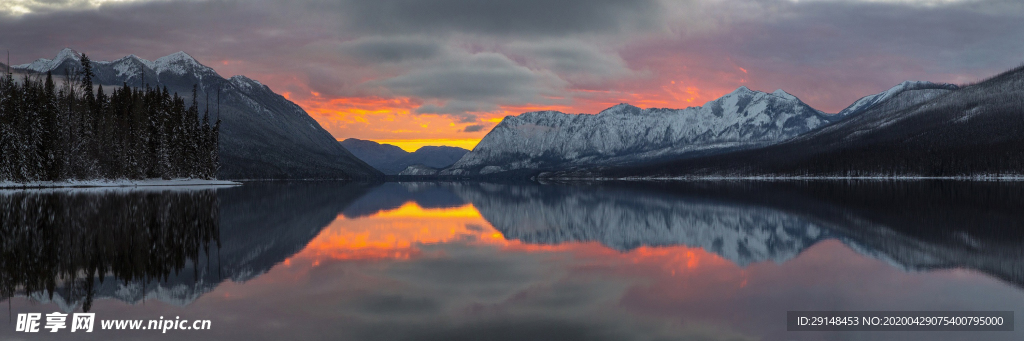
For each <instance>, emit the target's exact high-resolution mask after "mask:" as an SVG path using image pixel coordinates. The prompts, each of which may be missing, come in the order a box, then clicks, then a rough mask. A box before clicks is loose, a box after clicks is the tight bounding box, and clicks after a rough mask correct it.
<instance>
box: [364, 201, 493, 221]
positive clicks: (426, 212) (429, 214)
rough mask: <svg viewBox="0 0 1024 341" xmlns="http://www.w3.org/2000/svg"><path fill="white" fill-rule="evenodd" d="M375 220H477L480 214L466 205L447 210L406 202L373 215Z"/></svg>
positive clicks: (474, 208) (470, 205)
mask: <svg viewBox="0 0 1024 341" xmlns="http://www.w3.org/2000/svg"><path fill="white" fill-rule="evenodd" d="M374 217H376V218H456V217H459V218H479V217H480V212H479V211H477V209H476V207H473V204H466V205H464V206H460V207H447V208H423V207H421V206H420V205H418V204H416V202H414V201H410V202H407V203H405V204H403V205H402V206H401V207H399V208H396V209H393V210H389V211H384V212H380V213H378V214H376V215H374Z"/></svg>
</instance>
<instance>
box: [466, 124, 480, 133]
mask: <svg viewBox="0 0 1024 341" xmlns="http://www.w3.org/2000/svg"><path fill="white" fill-rule="evenodd" d="M481 130H484V125H482V124H474V125H468V126H466V128H465V129H462V132H464V133H475V132H478V131H481Z"/></svg>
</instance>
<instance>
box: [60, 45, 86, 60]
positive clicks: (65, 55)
mask: <svg viewBox="0 0 1024 341" xmlns="http://www.w3.org/2000/svg"><path fill="white" fill-rule="evenodd" d="M69 58H70V59H73V60H82V54H81V53H78V51H75V50H72V49H71V48H70V47H65V48H64V49H62V50H60V52H58V53H57V57H56V58H54V59H53V61H55V62H62V61H64V60H67V59H69Z"/></svg>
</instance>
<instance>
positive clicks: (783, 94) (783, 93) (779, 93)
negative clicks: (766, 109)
mask: <svg viewBox="0 0 1024 341" xmlns="http://www.w3.org/2000/svg"><path fill="white" fill-rule="evenodd" d="M772 95H775V96H779V97H782V98H785V99H790V100H796V99H797V98H796V96H793V95H790V94H789V93H788V92H786V91H785V90H782V89H778V90H775V92H772Z"/></svg>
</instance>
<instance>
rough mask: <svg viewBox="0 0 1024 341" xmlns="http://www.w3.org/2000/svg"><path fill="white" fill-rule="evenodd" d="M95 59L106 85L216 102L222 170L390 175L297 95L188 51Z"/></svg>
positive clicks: (56, 67)
mask: <svg viewBox="0 0 1024 341" xmlns="http://www.w3.org/2000/svg"><path fill="white" fill-rule="evenodd" d="M91 65H92V68H93V71H94V72H95V77H94V79H93V82H94V83H96V84H99V85H105V86H124V85H127V86H132V87H142V86H146V85H149V86H159V87H166V88H167V89H168V90H169V91H171V92H177V93H178V94H179V95H182V96H186V97H191V93H192V88H193V86H196V87H197V88H198V92H199V96H198V97H199V98H198V99H197V101H198V102H199V103H200V108H203V109H205V108H207V105H209V109H210V114H211V119H217V118H219V119H221V120H222V125H221V130H220V165H221V167H220V171H219V172H218V178H221V179H311V178H315V179H382V178H383V174H381V173H380V172H378V171H377V170H375V169H373V168H372V167H370V166H369V165H367V164H366V163H365V162H363V161H361V160H359V159H358V158H356V157H355V156H354V155H352V154H351V153H349V152H348V151H347V150H345V148H344V147H342V146H340V145H339V144H338V143H337V140H336V139H335V138H334V136H332V135H331V134H330V133H329V132H327V131H326V130H324V129H323V127H321V126H320V124H319V123H318V122H317V121H316V120H314V119H313V118H312V117H310V116H309V115H308V114H307V113H306V112H305V111H304V110H303V109H302V108H301V107H299V106H298V105H296V104H295V103H292V102H291V101H289V100H288V99H286V98H284V97H283V96H281V95H278V94H277V93H274V92H273V91H272V90H271V89H270V88H269V87H267V86H266V85H263V84H262V83H260V82H258V81H256V80H253V79H250V78H247V77H245V76H234V77H231V78H227V79H225V78H223V77H221V76H220V75H219V74H217V72H216V71H214V70H213V69H211V68H209V67H207V66H205V65H202V64H200V63H199V62H198V61H196V60H195V59H194V58H192V56H190V55H188V54H187V53H184V52H177V53H173V54H171V55H168V56H164V57H161V58H158V59H156V60H155V61H148V60H145V59H142V58H139V57H137V56H135V55H129V56H126V57H124V58H121V59H118V60H115V61H92V63H91ZM13 68H14V69H15V70H18V71H21V72H24V73H28V74H33V73H34V74H45V73H46V72H51V73H53V74H54V75H55V76H67V75H68V74H69V73H70V74H72V75H74V73H75V72H76V71H77V70H78V69H80V68H81V54H80V53H78V52H76V51H74V50H71V49H64V50H61V51H60V53H58V54H57V56H56V57H55V58H54V59H52V60H51V59H38V60H36V61H34V62H32V63H29V64H22V65H15V66H13ZM218 97H219V101H218ZM218 103H219V106H218ZM218 107H219V108H218ZM218 113H219V115H218Z"/></svg>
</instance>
